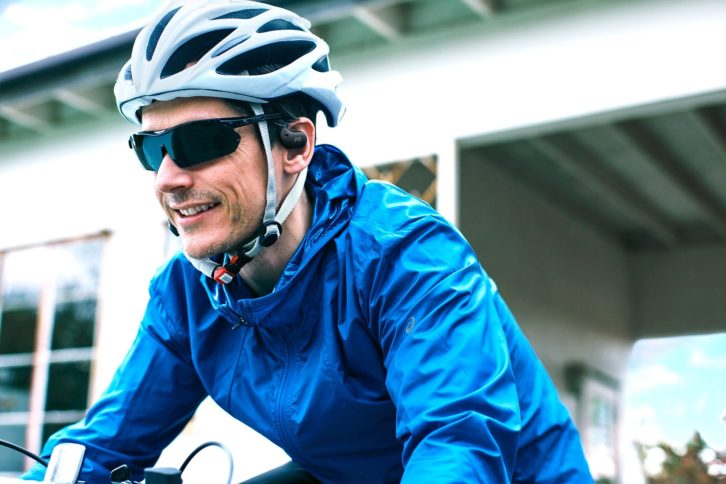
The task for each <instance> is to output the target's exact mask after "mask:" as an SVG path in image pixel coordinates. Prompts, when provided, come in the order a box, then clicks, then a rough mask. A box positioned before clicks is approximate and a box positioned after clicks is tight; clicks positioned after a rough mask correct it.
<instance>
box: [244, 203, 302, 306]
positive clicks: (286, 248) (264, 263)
mask: <svg viewBox="0 0 726 484" xmlns="http://www.w3.org/2000/svg"><path fill="white" fill-rule="evenodd" d="M311 223H312V206H311V203H310V198H309V197H308V194H307V192H306V191H305V190H303V193H302V195H300V200H299V201H298V203H297V204H296V205H295V208H294V209H293V210H292V212H291V213H290V215H289V216H288V217H287V220H285V223H284V224H283V225H282V235H280V238H279V239H278V240H277V242H275V244H274V245H272V246H270V247H266V248H264V249H262V251H261V252H260V253H259V254H257V256H255V258H254V259H252V260H251V261H249V262H248V263H247V264H245V266H244V267H243V268H242V270H241V271H240V277H242V280H244V281H245V283H247V285H248V286H249V287H250V289H252V290H253V291H254V292H255V294H257V295H258V296H265V295H267V294H269V293H271V292H272V290H273V289H274V288H275V284H277V281H279V280H280V276H281V275H282V271H283V270H284V269H285V266H286V265H287V263H288V262H289V261H290V258H291V257H292V255H293V254H294V253H295V251H296V250H297V248H298V247H299V246H300V243H301V242H302V240H303V238H304V237H305V234H306V233H307V231H308V229H309V228H310V224H311Z"/></svg>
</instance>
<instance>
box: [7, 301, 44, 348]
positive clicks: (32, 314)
mask: <svg viewBox="0 0 726 484" xmlns="http://www.w3.org/2000/svg"><path fill="white" fill-rule="evenodd" d="M37 321H38V311H37V308H35V307H29V308H18V309H9V308H8V309H6V310H4V311H3V312H2V314H0V354H10V353H32V352H33V346H34V344H35V327H36V324H37Z"/></svg>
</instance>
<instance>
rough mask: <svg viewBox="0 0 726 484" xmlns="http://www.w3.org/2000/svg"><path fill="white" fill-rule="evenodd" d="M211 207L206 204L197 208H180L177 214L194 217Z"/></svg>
mask: <svg viewBox="0 0 726 484" xmlns="http://www.w3.org/2000/svg"><path fill="white" fill-rule="evenodd" d="M212 206H213V204H211V203H208V204H206V205H199V206H197V207H191V208H182V209H180V210H179V212H181V214H182V215H184V216H187V217H188V216H190V215H196V214H198V213H199V212H204V211H205V210H209V209H210V208H212Z"/></svg>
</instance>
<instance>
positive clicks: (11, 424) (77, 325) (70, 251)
mask: <svg viewBox="0 0 726 484" xmlns="http://www.w3.org/2000/svg"><path fill="white" fill-rule="evenodd" d="M104 241H105V238H104V237H102V236H97V237H92V238H86V239H81V240H74V241H69V242H64V243H57V244H52V245H46V246H40V247H32V248H25V249H19V250H13V251H7V252H0V438H3V439H5V440H9V441H11V442H13V443H15V444H18V445H22V446H23V447H26V448H28V449H30V450H33V451H35V452H38V451H39V450H40V447H41V446H42V444H43V443H44V442H45V441H46V440H47V438H48V437H49V436H50V435H51V434H52V433H53V432H55V431H56V430H58V429H59V428H61V427H64V426H65V425H68V424H69V423H72V422H75V421H77V420H79V419H80V418H82V417H83V415H84V413H85V411H86V408H87V406H88V393H89V381H90V376H91V368H92V361H93V346H94V339H95V327H96V312H97V307H98V304H97V302H98V285H99V268H100V263H101V254H102V249H103V245H104ZM24 463H25V457H24V456H22V455H21V454H19V453H17V452H14V451H11V450H9V449H5V448H4V447H3V448H0V473H2V472H8V473H18V472H21V471H22V470H23V468H24Z"/></svg>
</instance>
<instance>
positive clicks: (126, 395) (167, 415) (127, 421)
mask: <svg viewBox="0 0 726 484" xmlns="http://www.w3.org/2000/svg"><path fill="white" fill-rule="evenodd" d="M151 295H152V297H151V299H150V301H149V304H148V307H147V310H146V314H145V316H144V320H143V322H142V324H141V327H140V329H139V332H138V334H137V336H136V339H135V341H134V343H133V345H132V347H131V349H130V350H129V352H128V354H127V355H126V358H125V359H124V361H123V363H122V364H121V366H120V367H119V368H118V370H117V371H116V374H115V376H114V377H113V379H112V381H111V383H110V385H109V386H108V388H107V389H106V390H105V392H104V393H103V395H102V396H101V398H100V399H99V400H98V401H97V402H96V403H94V404H93V406H92V407H91V408H90V409H89V411H88V413H87V415H86V417H85V418H84V419H83V420H82V421H80V422H78V423H76V424H73V425H71V426H69V427H66V428H64V429H62V430H60V431H59V432H57V433H55V434H54V435H53V436H51V438H50V439H49V440H48V442H47V443H46V445H45V446H44V449H43V453H42V455H43V456H44V458H46V459H48V458H49V457H50V454H51V453H52V451H53V448H54V447H55V446H56V445H57V444H59V443H61V442H77V443H80V444H83V445H84V446H85V447H86V454H85V458H84V463H83V468H82V471H81V475H80V479H82V480H85V481H86V482H99V483H100V482H109V474H110V471H111V470H112V469H114V468H116V467H118V466H120V465H122V464H127V465H128V466H129V467H130V468H131V469H132V474H133V477H134V479H135V480H139V481H140V480H141V479H142V478H143V470H144V468H145V467H150V466H153V464H154V463H155V462H156V460H157V459H158V457H159V455H160V454H161V451H162V450H163V449H164V448H165V447H166V446H167V445H168V444H169V443H170V442H171V441H172V440H173V439H174V437H176V435H177V434H178V433H179V432H180V431H181V430H182V429H183V428H184V425H185V424H186V423H187V421H188V420H189V419H190V418H191V417H192V415H193V413H194V411H195V410H196V408H197V406H198V405H199V403H200V402H201V401H202V399H203V398H204V397H205V396H206V392H205V390H204V388H203V387H202V384H201V383H200V381H199V379H198V377H197V374H196V372H195V370H194V368H193V366H192V363H191V360H190V358H189V351H188V350H186V351H185V348H184V345H185V343H184V340H183V339H181V338H179V335H178V334H177V331H178V329H176V328H175V327H174V325H173V324H172V323H171V322H170V321H169V318H168V316H167V313H166V311H165V310H164V307H163V306H162V303H161V299H160V297H158V294H156V292H155V289H154V287H153V285H152V290H151ZM44 472H45V470H44V468H42V467H40V466H39V465H36V466H35V467H33V468H32V469H31V470H30V471H29V472H28V473H26V474H25V475H24V476H23V478H24V479H39V480H42V476H43V474H44Z"/></svg>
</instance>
